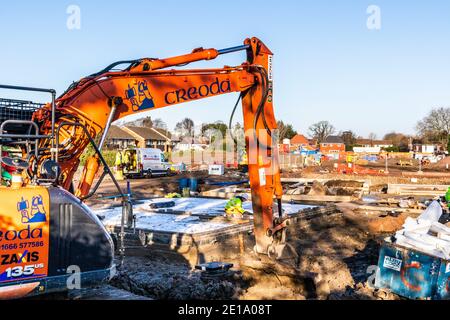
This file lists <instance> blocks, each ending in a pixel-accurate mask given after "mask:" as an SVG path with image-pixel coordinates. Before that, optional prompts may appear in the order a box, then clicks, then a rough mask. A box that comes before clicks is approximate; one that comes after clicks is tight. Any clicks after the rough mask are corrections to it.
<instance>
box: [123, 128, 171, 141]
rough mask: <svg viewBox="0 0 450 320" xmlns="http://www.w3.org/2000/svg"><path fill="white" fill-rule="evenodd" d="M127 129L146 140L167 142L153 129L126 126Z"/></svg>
mask: <svg viewBox="0 0 450 320" xmlns="http://www.w3.org/2000/svg"><path fill="white" fill-rule="evenodd" d="M126 128H127V129H128V130H131V131H133V132H134V133H135V134H136V135H138V136H140V137H141V138H143V139H145V140H154V141H167V139H166V138H164V137H163V136H162V135H161V134H159V133H158V132H156V131H155V130H152V129H151V128H147V127H135V126H126Z"/></svg>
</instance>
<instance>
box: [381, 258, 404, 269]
mask: <svg viewBox="0 0 450 320" xmlns="http://www.w3.org/2000/svg"><path fill="white" fill-rule="evenodd" d="M383 267H385V268H386V269H391V270H394V271H400V270H401V269H402V260H400V259H396V258H392V257H388V256H386V257H384V263H383Z"/></svg>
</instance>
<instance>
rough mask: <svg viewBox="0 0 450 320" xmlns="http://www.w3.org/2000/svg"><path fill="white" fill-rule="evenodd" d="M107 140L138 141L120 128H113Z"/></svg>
mask: <svg viewBox="0 0 450 320" xmlns="http://www.w3.org/2000/svg"><path fill="white" fill-rule="evenodd" d="M107 139H120V140H136V139H135V138H134V137H133V136H132V135H131V134H129V133H128V132H126V131H124V130H122V129H120V128H119V127H118V126H111V127H110V128H109V131H108V135H107Z"/></svg>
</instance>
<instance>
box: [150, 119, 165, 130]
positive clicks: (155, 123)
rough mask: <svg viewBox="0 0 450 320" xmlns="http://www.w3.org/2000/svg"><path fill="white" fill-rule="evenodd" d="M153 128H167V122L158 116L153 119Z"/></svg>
mask: <svg viewBox="0 0 450 320" xmlns="http://www.w3.org/2000/svg"><path fill="white" fill-rule="evenodd" d="M153 128H156V129H163V130H167V124H166V123H165V122H164V121H163V120H162V119H160V118H158V119H155V120H153Z"/></svg>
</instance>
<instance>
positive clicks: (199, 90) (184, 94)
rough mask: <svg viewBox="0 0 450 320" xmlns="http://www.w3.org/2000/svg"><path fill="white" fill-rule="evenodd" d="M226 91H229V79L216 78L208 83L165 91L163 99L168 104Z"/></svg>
mask: <svg viewBox="0 0 450 320" xmlns="http://www.w3.org/2000/svg"><path fill="white" fill-rule="evenodd" d="M227 92H231V83H230V80H223V81H219V78H216V80H215V81H214V82H212V83H211V84H209V85H208V84H204V85H201V86H198V87H190V88H189V89H179V90H175V91H171V92H168V93H166V97H165V100H166V103H167V104H169V105H170V104H175V103H181V102H184V101H189V100H195V99H200V98H204V97H208V96H210V95H216V94H222V93H227Z"/></svg>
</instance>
